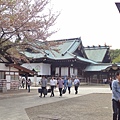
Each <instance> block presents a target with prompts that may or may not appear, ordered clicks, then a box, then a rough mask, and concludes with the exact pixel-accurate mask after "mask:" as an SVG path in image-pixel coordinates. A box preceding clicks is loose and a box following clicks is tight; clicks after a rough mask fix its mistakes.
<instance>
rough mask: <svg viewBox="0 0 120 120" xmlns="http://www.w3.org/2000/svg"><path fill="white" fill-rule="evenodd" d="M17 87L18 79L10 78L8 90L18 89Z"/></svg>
mask: <svg viewBox="0 0 120 120" xmlns="http://www.w3.org/2000/svg"><path fill="white" fill-rule="evenodd" d="M18 89H19V81H17V80H11V83H10V90H18Z"/></svg>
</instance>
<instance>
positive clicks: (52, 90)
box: [51, 86, 54, 97]
mask: <svg viewBox="0 0 120 120" xmlns="http://www.w3.org/2000/svg"><path fill="white" fill-rule="evenodd" d="M52 96H54V86H51V97H52Z"/></svg>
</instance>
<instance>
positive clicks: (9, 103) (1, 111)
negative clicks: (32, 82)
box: [0, 86, 111, 120]
mask: <svg viewBox="0 0 120 120" xmlns="http://www.w3.org/2000/svg"><path fill="white" fill-rule="evenodd" d="M37 89H38V88H35V87H32V89H31V93H27V91H26V92H24V93H17V94H21V95H20V96H17V97H11V95H13V94H12V93H11V94H8V97H5V99H4V96H7V94H5V95H4V94H0V96H3V99H1V100H0V120H29V118H28V116H27V114H26V111H25V108H29V107H34V106H38V105H42V104H46V103H53V102H57V101H61V100H65V99H69V98H73V97H78V96H82V95H87V94H90V93H111V91H110V88H109V86H97V87H96V86H82V87H79V94H78V95H75V94H74V88H72V91H71V94H68V93H66V94H64V95H63V97H62V98H59V92H58V89H56V90H55V91H56V92H55V97H54V98H53V97H52V98H50V94H48V95H47V96H46V97H45V98H39V97H38V96H39V94H38V93H37ZM14 94H15V93H14ZM13 96H14V95H13Z"/></svg>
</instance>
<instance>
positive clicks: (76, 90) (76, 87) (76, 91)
mask: <svg viewBox="0 0 120 120" xmlns="http://www.w3.org/2000/svg"><path fill="white" fill-rule="evenodd" d="M77 93H78V86H75V94H77Z"/></svg>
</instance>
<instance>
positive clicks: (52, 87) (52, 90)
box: [50, 77, 56, 97]
mask: <svg viewBox="0 0 120 120" xmlns="http://www.w3.org/2000/svg"><path fill="white" fill-rule="evenodd" d="M50 86H51V95H50V97H54V87H55V86H56V81H55V79H54V77H52V79H51V80H50Z"/></svg>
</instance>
